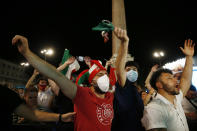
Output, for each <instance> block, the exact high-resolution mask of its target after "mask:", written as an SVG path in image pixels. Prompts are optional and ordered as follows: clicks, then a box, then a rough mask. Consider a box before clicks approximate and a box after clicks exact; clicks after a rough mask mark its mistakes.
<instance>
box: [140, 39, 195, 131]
mask: <svg viewBox="0 0 197 131" xmlns="http://www.w3.org/2000/svg"><path fill="white" fill-rule="evenodd" d="M194 45H195V44H192V40H185V44H184V49H183V48H182V47H181V48H180V49H181V51H182V52H183V53H184V54H185V56H186V62H185V67H184V69H183V73H182V76H181V79H180V84H179V85H178V83H177V79H176V78H175V77H174V76H173V74H172V71H171V70H168V69H159V70H157V71H156V72H154V73H153V75H152V78H151V80H150V83H151V86H152V87H153V88H155V89H156V90H157V92H158V93H157V95H156V97H155V98H154V99H153V100H152V101H151V102H150V103H149V104H148V106H146V107H145V110H144V116H143V118H142V123H143V125H144V127H145V128H146V130H150V131H188V130H189V129H188V125H187V121H186V117H185V114H184V111H183V108H182V105H181V101H182V100H183V97H185V95H186V93H187V91H188V89H189V88H190V82H191V78H192V66H193V58H192V57H193V55H194Z"/></svg>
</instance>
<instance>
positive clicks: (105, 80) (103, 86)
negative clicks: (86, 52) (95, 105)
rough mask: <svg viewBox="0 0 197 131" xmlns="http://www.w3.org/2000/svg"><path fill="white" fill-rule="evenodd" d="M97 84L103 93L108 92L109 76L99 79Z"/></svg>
mask: <svg viewBox="0 0 197 131" xmlns="http://www.w3.org/2000/svg"><path fill="white" fill-rule="evenodd" d="M97 84H98V87H99V88H100V90H101V91H103V92H107V91H108V90H109V77H108V76H107V75H103V76H101V77H99V78H98V79H97Z"/></svg>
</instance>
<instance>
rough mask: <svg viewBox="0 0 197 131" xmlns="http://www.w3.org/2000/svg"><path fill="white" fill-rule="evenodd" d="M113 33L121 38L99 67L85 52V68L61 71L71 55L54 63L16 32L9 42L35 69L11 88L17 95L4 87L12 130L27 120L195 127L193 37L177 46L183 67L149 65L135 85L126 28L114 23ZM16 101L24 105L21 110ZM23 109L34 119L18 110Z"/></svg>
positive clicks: (72, 126) (86, 127)
mask: <svg viewBox="0 0 197 131" xmlns="http://www.w3.org/2000/svg"><path fill="white" fill-rule="evenodd" d="M113 32H114V34H115V35H116V37H117V38H118V39H119V40H120V41H121V44H120V47H119V51H118V54H116V55H115V56H112V57H111V59H110V60H109V61H107V62H106V65H105V66H103V65H102V62H101V61H99V60H92V59H91V58H90V57H85V58H84V62H85V63H86V65H87V70H84V71H82V72H79V73H78V72H77V75H76V73H75V74H74V73H72V71H71V73H70V74H69V75H65V74H63V73H62V72H61V71H62V70H64V69H65V68H66V67H69V66H71V65H72V64H73V63H76V62H77V59H75V58H74V57H70V58H68V59H67V60H66V61H65V62H64V63H62V64H61V65H60V66H59V67H58V68H55V67H54V66H53V65H51V64H49V63H47V62H46V61H44V60H42V59H40V58H39V57H38V56H36V55H35V54H34V53H33V52H31V50H30V49H29V47H28V41H27V38H25V37H23V36H20V35H16V36H15V37H14V38H13V40H12V43H13V45H16V46H17V47H18V50H19V52H20V53H21V54H22V55H23V56H24V57H25V58H26V59H27V60H28V61H29V62H30V64H31V65H32V66H33V67H34V68H35V70H34V72H33V74H32V76H31V77H30V79H29V80H28V82H27V84H26V86H25V89H18V90H15V92H17V93H18V96H19V95H20V98H19V97H17V96H15V94H14V93H13V92H12V91H11V93H10V91H6V93H7V94H8V93H10V95H8V96H11V95H12V96H11V97H10V98H7V99H11V98H13V99H15V100H10V101H9V104H13V106H10V105H8V104H7V103H5V102H4V103H3V104H4V106H5V108H6V107H8V108H9V109H8V110H7V111H8V112H9V113H12V126H14V127H15V130H19V129H17V125H18V126H19V125H23V128H24V127H25V125H30V126H29V128H31V129H35V127H36V126H38V125H39V127H42V128H44V127H46V128H44V129H42V130H51V131H63V130H64V131H72V130H77V131H97V130H98V131H111V130H113V131H121V130H122V131H131V130H132V131H145V130H153V131H159V130H162V131H178V130H179V131H188V130H196V129H197V126H196V125H197V91H196V88H195V87H193V86H192V85H191V78H192V66H193V59H192V57H193V55H194V44H193V41H192V40H185V43H184V47H183V48H181V51H182V52H183V54H184V55H185V56H186V62H185V67H183V68H182V69H179V70H178V71H177V69H174V70H169V69H163V68H161V67H159V65H154V66H153V67H152V68H151V70H150V73H149V74H148V76H147V79H146V80H145V82H144V83H143V84H141V83H140V84H139V83H138V79H139V76H140V75H139V72H140V70H141V69H140V67H139V65H138V64H137V62H135V61H127V60H126V57H127V54H128V52H127V51H128V45H129V38H128V36H127V32H126V30H123V29H121V28H117V27H116V28H115V30H114V31H113ZM73 69H76V70H77V67H76V66H74V67H73V68H72V70H73ZM1 88H6V87H1ZM15 97H16V98H15ZM21 105H23V106H24V105H25V106H26V107H25V108H27V109H25V110H23V109H22V108H20V106H21ZM28 109H29V110H31V111H33V114H35V116H36V118H37V117H38V119H34V118H33V117H28V116H27V115H26V114H25V113H21V111H22V112H26V110H28ZM5 110H6V109H5ZM36 111H39V115H36V114H37V113H36ZM9 113H7V114H9ZM44 113H48V114H47V115H46V116H45V115H43V114H44ZM69 113H71V115H70V114H69ZM30 114H31V113H30ZM50 114H52V115H53V116H54V117H53V119H52V118H51V116H50ZM56 114H57V115H56ZM42 115H43V116H42ZM188 125H189V126H188ZM10 126H11V125H10ZM20 128H22V127H20ZM38 129H40V128H38Z"/></svg>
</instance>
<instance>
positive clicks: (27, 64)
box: [20, 62, 29, 67]
mask: <svg viewBox="0 0 197 131" xmlns="http://www.w3.org/2000/svg"><path fill="white" fill-rule="evenodd" d="M20 65H21V66H24V67H28V66H29V63H28V62H21V64H20Z"/></svg>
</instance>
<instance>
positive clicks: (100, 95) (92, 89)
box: [90, 86, 105, 99]
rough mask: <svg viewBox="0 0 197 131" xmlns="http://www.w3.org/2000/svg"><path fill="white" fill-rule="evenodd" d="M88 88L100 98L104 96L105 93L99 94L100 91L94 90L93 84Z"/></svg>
mask: <svg viewBox="0 0 197 131" xmlns="http://www.w3.org/2000/svg"><path fill="white" fill-rule="evenodd" d="M90 89H91V91H92V92H93V93H94V94H95V95H96V96H97V97H99V98H102V99H104V98H105V94H100V93H98V92H96V91H95V89H94V87H93V86H91V87H90Z"/></svg>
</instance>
